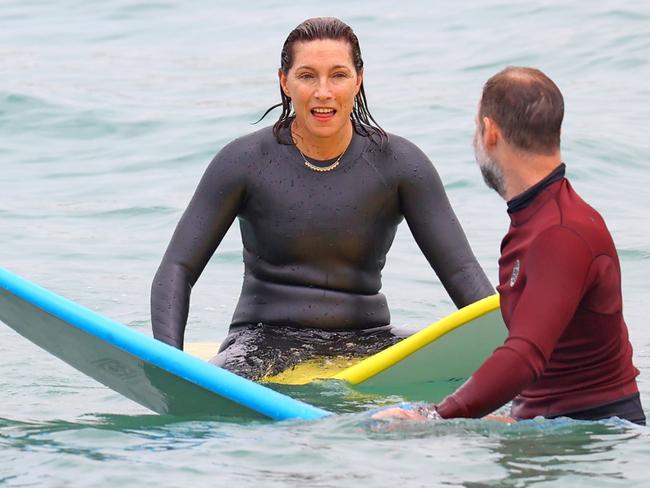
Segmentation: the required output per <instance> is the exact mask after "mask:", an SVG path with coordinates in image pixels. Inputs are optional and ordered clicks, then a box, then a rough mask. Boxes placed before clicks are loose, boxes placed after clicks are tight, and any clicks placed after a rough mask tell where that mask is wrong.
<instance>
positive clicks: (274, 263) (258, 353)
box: [151, 18, 494, 379]
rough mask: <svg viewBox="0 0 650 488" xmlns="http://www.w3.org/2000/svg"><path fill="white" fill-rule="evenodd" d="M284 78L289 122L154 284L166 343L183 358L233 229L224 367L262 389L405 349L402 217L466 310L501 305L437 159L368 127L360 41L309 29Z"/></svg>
mask: <svg viewBox="0 0 650 488" xmlns="http://www.w3.org/2000/svg"><path fill="white" fill-rule="evenodd" d="M278 75H279V81H280V95H281V97H282V104H281V105H282V115H281V116H280V119H279V120H278V121H277V122H276V123H275V125H274V126H273V128H270V127H268V128H265V129H262V130H259V131H257V132H255V133H253V134H250V135H247V136H244V137H241V138H239V139H237V140H235V141H233V142H231V143H230V144H228V145H227V146H225V147H224V148H223V149H222V150H221V151H220V152H219V153H218V154H217V156H216V157H215V158H214V159H213V161H212V162H211V163H210V165H209V167H208V169H207V170H206V172H205V174H204V176H203V178H202V180H201V182H200V183H199V186H198V188H197V190H196V193H195V195H194V197H193V198H192V201H191V202H190V204H189V206H188V208H187V210H186V211H185V213H184V214H183V217H182V218H181V220H180V222H179V224H178V227H177V228H176V231H175V232H174V235H173V237H172V240H171V243H170V244H169V247H168V249H167V251H166V253H165V256H164V258H163V260H162V263H161V265H160V268H159V269H158V272H157V274H156V277H155V279H154V282H153V285H152V294H151V309H152V310H151V312H152V324H153V332H154V337H156V338H157V339H159V340H161V341H164V342H166V343H168V344H171V345H173V346H175V347H178V348H182V347H183V334H184V329H185V325H186V320H187V314H188V307H189V296H190V290H191V288H192V286H193V285H194V283H195V282H196V280H197V279H198V277H199V275H200V274H201V272H202V270H203V268H204V267H205V265H206V263H207V262H208V260H209V259H210V257H211V255H212V253H213V252H214V251H215V249H216V248H217V246H218V245H219V243H220V242H221V239H222V238H223V236H224V234H225V233H226V231H227V230H228V228H229V227H230V225H231V224H232V222H233V220H234V219H235V217H238V218H239V224H240V229H241V235H242V241H243V245H244V266H245V274H244V283H243V287H242V291H241V296H240V298H239V303H238V305H237V308H236V310H235V313H234V315H233V319H232V323H231V326H230V333H229V335H228V337H227V338H226V340H225V341H224V342H223V344H222V346H221V349H220V352H219V354H218V356H217V357H216V358H215V359H214V360H213V362H214V363H215V364H218V365H220V366H223V367H226V368H227V369H231V370H233V371H235V372H237V373H239V374H242V375H244V376H247V377H250V378H256V379H257V378H260V377H263V376H264V375H266V374H272V373H276V372H280V371H281V370H283V369H284V368H286V367H288V366H291V365H292V364H295V363H296V362H298V361H300V360H303V359H305V358H307V357H311V356H319V355H367V354H370V353H373V352H376V351H378V350H380V349H382V348H384V347H386V346H387V345H389V344H392V343H394V342H396V341H397V340H398V338H397V337H396V336H394V335H393V334H392V333H391V331H390V326H389V324H390V315H389V311H388V307H387V303H386V299H385V297H384V295H382V294H381V293H380V292H379V290H380V288H381V269H382V268H383V266H384V263H385V259H386V253H387V252H388V249H389V248H390V246H391V244H392V242H393V238H394V237H395V232H396V230H397V225H398V224H399V223H400V221H401V220H402V219H403V218H406V220H407V222H408V224H409V227H410V229H411V231H412V233H413V236H414V237H415V240H416V242H417V243H418V245H419V246H420V249H421V250H422V252H423V253H424V255H425V256H426V258H427V259H428V261H429V263H430V264H431V266H432V267H433V269H434V270H435V272H436V274H437V275H438V277H439V278H440V280H441V282H442V283H443V285H444V286H445V288H446V289H447V291H448V293H449V295H450V296H451V298H452V300H453V301H454V303H455V304H456V305H457V306H459V307H460V306H464V305H467V304H469V303H472V302H474V301H476V300H478V299H480V298H483V297H485V296H487V295H489V294H492V293H493V292H494V291H493V288H492V286H491V285H490V283H489V281H488V279H487V278H486V276H485V274H484V273H483V271H482V270H481V268H480V266H479V264H478V263H477V261H476V259H475V258H474V256H473V254H472V252H471V249H470V247H469V245H468V243H467V240H466V238H465V235H464V233H463V231H462V229H461V227H460V225H459V224H458V221H457V219H456V216H455V215H454V213H453V210H452V209H451V207H450V205H449V201H448V200H447V197H446V195H445V191H444V188H443V186H442V183H441V181H440V178H439V177H438V175H437V173H436V171H435V169H434V168H433V165H432V164H431V162H430V161H429V159H428V158H427V157H426V156H425V155H424V154H423V153H422V152H421V151H420V150H419V149H418V148H417V147H415V146H414V145H413V144H411V143H409V142H408V141H406V140H405V139H402V138H400V137H397V136H394V135H391V136H390V137H389V136H388V135H387V134H386V133H385V132H384V131H383V130H382V129H381V128H380V127H379V126H378V125H377V124H376V122H375V121H374V119H373V118H372V116H371V115H370V113H369V111H368V107H367V104H366V97H365V93H364V89H363V61H362V59H361V52H360V49H359V42H358V40H357V37H356V35H355V34H354V32H353V31H352V29H351V28H350V27H349V26H347V25H346V24H344V23H343V22H341V21H340V20H338V19H335V18H315V19H309V20H307V21H305V22H303V23H302V24H300V25H299V26H298V27H296V28H295V29H294V30H293V31H292V32H291V33H290V34H289V37H288V38H287V40H286V42H285V44H284V47H283V49H282V54H281V67H280V70H279V72H278ZM267 113H268V111H267ZM265 115H266V114H265Z"/></svg>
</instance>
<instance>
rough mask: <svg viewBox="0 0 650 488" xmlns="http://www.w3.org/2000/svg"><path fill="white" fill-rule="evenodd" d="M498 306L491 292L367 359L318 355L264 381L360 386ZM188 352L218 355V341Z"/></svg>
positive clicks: (194, 346)
mask: <svg viewBox="0 0 650 488" xmlns="http://www.w3.org/2000/svg"><path fill="white" fill-rule="evenodd" d="M498 308H499V295H498V294H495V295H491V296H489V297H486V298H483V299H481V300H479V301H477V302H475V303H472V304H470V305H467V306H466V307H463V308H461V309H459V310H457V311H455V312H453V313H451V314H449V315H447V316H446V317H444V318H442V319H440V320H438V321H437V322H434V323H432V324H430V325H428V326H426V327H425V328H424V329H422V330H420V331H419V332H416V333H415V334H413V335H412V336H409V337H407V338H406V339H403V340H402V341H400V342H398V343H397V344H395V345H394V346H391V347H389V348H387V349H384V350H383V351H381V352H378V353H377V354H374V355H372V356H369V357H366V358H345V357H341V358H315V359H311V360H308V361H304V362H302V363H299V364H297V365H295V366H293V367H291V368H288V369H287V370H285V371H283V372H281V373H279V374H276V375H269V376H267V377H265V378H263V379H262V381H261V382H262V383H273V384H280V385H305V384H308V383H311V382H312V381H316V380H319V379H322V380H324V379H336V380H341V381H345V382H347V383H349V384H352V385H359V384H361V383H363V382H364V381H366V380H368V379H370V378H372V377H373V376H375V375H377V374H379V373H381V372H382V371H385V370H387V369H388V368H390V367H391V366H394V365H395V364H397V363H398V362H400V361H402V360H403V359H405V358H407V357H408V356H410V355H411V354H413V353H415V352H416V351H418V350H419V349H421V348H423V347H424V346H426V345H428V344H430V343H431V342H433V341H434V340H436V339H439V338H440V337H442V336H444V335H445V334H447V333H449V332H451V331H453V330H454V329H457V328H459V327H461V326H463V325H466V324H467V323H469V322H471V321H473V320H474V319H477V318H479V317H482V316H483V315H485V314H488V313H490V312H493V311H494V310H497V309H498ZM184 349H185V352H187V353H189V354H192V355H194V356H197V357H199V358H201V359H203V360H204V361H209V360H210V359H211V358H212V357H214V356H215V355H216V354H217V351H218V349H219V343H218V342H195V343H186V344H185V348H184Z"/></svg>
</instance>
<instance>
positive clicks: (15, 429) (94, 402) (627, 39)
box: [0, 0, 650, 488]
mask: <svg viewBox="0 0 650 488" xmlns="http://www.w3.org/2000/svg"><path fill="white" fill-rule="evenodd" d="M318 15H334V16H337V17H340V18H342V19H343V20H345V21H346V22H348V23H349V24H350V25H352V27H353V28H354V29H355V31H356V32H357V34H358V36H359V38H360V41H361V47H362V50H363V54H364V58H365V63H366V71H365V76H366V78H365V82H366V90H367V94H368V98H369V103H370V107H371V110H372V111H373V114H374V115H375V118H376V119H377V120H378V121H379V122H380V123H381V124H382V126H383V127H384V128H385V129H387V130H388V131H390V132H393V133H396V134H399V135H402V136H404V137H407V138H409V139H411V140H412V141H414V142H415V143H416V144H418V145H419V146H420V147H421V148H422V149H423V150H424V151H425V152H426V153H427V154H428V155H429V157H430V158H431V159H432V160H433V161H434V162H435V164H436V167H437V169H438V171H439V172H440V174H441V176H442V178H443V180H444V182H445V186H446V188H447V191H448V193H449V197H450V199H451V201H452V203H453V205H454V208H455V209H456V212H457V214H458V217H459V219H460V220H461V222H462V224H463V226H464V228H465V230H466V232H467V234H468V237H469V239H470V242H471V243H472V246H473V248H474V250H475V253H476V254H477V256H478V258H479V260H480V262H481V263H482V265H483V266H484V267H485V269H486V270H487V271H488V273H489V276H490V277H491V279H492V280H493V281H494V282H496V270H497V264H496V263H497V258H498V255H499V244H500V240H501V237H502V236H503V234H504V233H505V232H506V230H507V226H508V218H507V216H506V213H505V205H504V203H503V202H502V201H501V200H500V199H499V198H498V197H497V195H496V194H494V193H493V192H491V191H489V190H488V189H487V188H485V186H484V184H483V182H482V180H481V177H480V174H479V172H478V170H477V168H476V165H475V163H474V161H473V154H472V148H471V139H472V133H473V129H474V112H475V110H476V104H477V101H478V97H479V94H480V90H481V86H482V84H483V82H484V81H485V80H486V79H487V78H488V77H489V76H490V75H492V74H494V73H495V72H496V71H498V70H500V69H502V68H503V67H505V66H507V65H530V66H536V67H539V68H541V69H542V70H544V71H545V72H547V74H549V75H550V76H551V77H552V78H553V79H554V80H555V81H556V82H557V84H558V85H559V87H560V89H561V90H562V91H563V93H564V96H565V103H566V117H565V124H564V132H563V158H564V161H565V162H566V164H567V174H568V176H569V178H570V179H571V181H572V182H573V184H574V187H575V188H576V189H577V191H578V192H579V193H580V194H581V195H582V196H583V197H584V198H585V199H586V200H588V201H589V202H590V203H591V204H592V205H593V206H594V207H596V208H597V209H598V210H600V212H601V213H602V214H603V216H604V217H605V219H606V221H607V223H608V225H609V228H610V230H611V232H612V234H613V236H614V239H615V241H616V243H617V247H618V249H619V252H620V257H621V262H622V272H623V286H624V303H625V316H626V320H627V322H628V326H629V329H630V337H631V341H632V343H633V345H634V352H635V363H636V365H637V367H638V368H639V369H640V371H641V375H640V376H639V387H640V389H641V398H642V401H643V402H644V403H645V407H646V415H648V414H649V413H650V407H649V405H650V383H649V382H648V379H647V378H648V375H650V354H649V350H650V331H649V330H648V328H647V327H646V324H647V316H648V311H649V308H648V298H647V296H646V293H647V289H648V284H649V283H650V219H649V218H648V217H647V209H648V208H649V207H650V205H649V204H650V198H649V197H648V188H650V169H649V168H648V165H647V157H648V154H650V142H649V141H650V139H649V138H648V130H649V129H650V85H649V83H648V80H649V79H650V69H649V63H650V61H649V60H650V3H648V2H647V1H645V0H638V1H633V0H628V1H618V0H603V1H599V2H593V1H587V0H580V1H574V2H560V1H553V0H542V1H537V2H514V1H511V2H504V1H499V0H483V1H478V2H455V3H450V2H427V1H424V0H419V1H410V2H409V1H406V2H390V1H387V0H378V1H372V2H370V1H360V2H344V1H342V0H335V1H332V2H327V3H323V2H318V1H315V0H310V1H306V2H293V3H289V2H283V1H280V0H263V1H252V2H247V3H242V4H237V3H233V2H209V1H207V0H203V1H196V2H180V1H177V0H176V1H173V0H168V1H159V2H140V1H135V0H116V1H113V2H80V1H73V0H60V1H57V2H34V1H32V2H23V1H18V0H3V1H2V2H0V161H1V167H0V182H1V184H0V236H2V241H1V242H2V247H1V248H0V266H2V267H5V268H8V269H10V270H11V271H13V272H16V273H18V274H21V275H23V276H25V277H26V278H28V279H30V280H33V281H35V282H37V283H39V284H41V285H43V286H45V287H47V288H49V289H51V290H53V291H55V292H56V293H59V294H61V295H63V296H66V297H68V298H71V299H73V300H75V301H77V302H79V303H81V304H83V305H85V306H87V307H89V308H91V309H93V310H95V311H98V312H100V313H102V314H105V315H107V316H109V317H111V318H113V319H116V320H118V321H121V322H123V323H126V324H128V325H129V326H131V327H132V328H134V329H137V330H139V331H141V332H143V333H146V334H150V324H149V304H148V301H149V285H150V282H151V279H152V277H153V274H154V273H155V270H156V268H157V265H158V263H159V260H160V258H161V256H162V253H163V252H164V249H165V246H166V245H167V242H168V240H169V238H170V236H171V232H172V230H173V228H174V226H175V224H176V222H177V220H178V218H179V217H180V214H181V212H182V211H183V209H184V207H185V205H186V204H187V202H188V201H189V198H190V197H191V194H192V191H193V189H194V187H195V186H196V184H197V182H198V180H199V178H200V176H201V174H202V172H203V170H204V168H205V167H206V165H207V163H208V162H209V160H210V159H211V158H212V156H213V155H214V153H216V151H218V150H219V149H220V148H221V147H222V146H223V145H224V144H225V143H226V142H228V141H230V140H232V139H233V138H235V137H238V136H239V135H242V134H245V133H248V132H251V131H253V130H255V129H256V128H257V127H259V125H258V126H253V125H251V123H252V122H254V121H255V120H257V119H258V118H259V116H260V115H261V114H262V113H263V112H264V110H265V109H266V108H268V107H269V106H270V105H272V104H274V103H276V102H277V101H278V98H279V94H278V87H277V75H276V72H277V67H278V63H279V52H280V48H281V46H282V43H283V41H284V38H285V37H286V35H287V34H288V32H289V31H290V30H291V29H292V28H293V27H294V26H295V25H297V24H298V23H299V22H300V21H302V20H304V19H305V18H307V17H312V16H318ZM272 120H273V117H272V116H271V117H270V118H267V121H266V122H263V123H262V124H260V125H263V124H266V123H271V122H272ZM242 271H243V266H242V262H241V245H240V242H239V231H238V230H237V226H234V227H233V229H231V231H230V232H229V233H228V235H227V236H226V239H225V240H224V242H223V244H222V245H221V246H220V248H219V250H218V252H217V253H216V254H215V256H214V257H213V259H212V261H211V263H210V264H209V266H208V268H207V269H206V271H205V273H204V274H203V276H202V277H201V279H200V281H199V283H198V285H197V286H196V287H195V290H194V292H193V296H192V299H193V300H192V309H191V315H190V320H189V326H188V331H187V340H188V341H192V342H197V341H218V340H220V339H221V338H222V337H223V336H224V335H225V332H226V329H227V325H228V323H229V320H230V316H231V313H232V311H233V308H234V305H235V302H236V299H237V296H238V293H239V289H240V286H241V275H242ZM383 279H384V292H385V293H386V295H387V296H388V299H389V303H390V305H391V310H392V317H393V323H394V324H396V325H402V326H410V327H421V326H423V325H426V324H427V323H429V322H431V321H433V320H435V319H436V318H439V317H441V316H443V315H444V314H446V313H449V312H451V311H452V310H453V309H454V307H453V304H452V303H451V302H450V300H449V298H448V297H447V295H446V293H445V291H444V289H443V288H442V286H441V285H440V284H439V283H438V281H437V279H436V277H435V275H434V274H433V272H432V271H431V270H430V268H429V267H428V265H427V263H426V261H425V260H424V258H423V257H422V256H421V254H420V252H419V250H418V249H417V246H416V245H415V244H414V242H413V239H412V237H411V236H410V234H409V232H408V229H407V227H406V226H405V225H403V226H402V228H401V229H400V232H399V233H398V236H397V239H396V241H395V244H394V245H393V248H392V250H391V252H390V254H389V257H388V264H387V266H386V269H385V272H384V274H383ZM294 393H295V394H296V395H299V396H300V397H301V398H303V399H306V400H309V398H310V396H311V397H314V396H317V397H318V399H319V402H320V404H325V405H327V404H328V403H329V404H331V405H332V406H336V407H337V408H339V409H340V410H343V411H346V412H349V413H345V414H343V415H340V416H337V417H333V418H328V419H325V420H322V421H317V422H282V423H267V422H258V423H252V424H241V423H231V422H221V421H218V420H215V419H189V418H173V417H163V416H156V415H153V414H151V413H149V412H148V411H146V410H145V409H143V408H141V407H139V406H138V405H135V404H133V403H132V402H130V401H128V400H126V399H124V398H122V397H120V396H118V395H117V394H115V393H113V392H112V391H110V390H108V389H106V388H104V387H103V386H101V385H99V384H97V383H95V382H94V381H92V380H90V379H89V378H87V377H85V376H83V375H82V374H80V373H78V372H76V371H75V370H73V369H71V368H70V367H68V366H67V365H65V364H63V363H62V362H60V361H59V360H57V359H56V358H54V357H52V356H50V355H49V354H46V353H44V352H42V351H41V350H40V349H38V348H37V347H36V346H33V345H32V344H31V343H29V342H27V341H26V340H25V339H23V338H22V337H20V336H18V335H17V334H15V333H14V332H13V331H12V330H11V329H9V328H8V327H5V326H0V486H15V487H18V486H21V487H25V486H38V487H50V486H51V487H58V486H94V487H103V486H106V487H109V486H110V487H112V486H120V487H122V488H127V487H138V486H143V485H146V484H151V485H153V486H158V487H163V486H170V487H172V486H205V485H213V486H224V485H230V486H319V487H335V486H336V487H338V486H345V487H354V486H396V485H400V486H405V487H406V486H408V487H411V486H414V487H416V486H472V487H478V486H531V485H534V486H572V487H573V486H590V487H591V486H647V485H648V484H650V475H648V474H647V466H646V464H647V459H648V455H649V454H650V435H649V431H648V430H647V429H645V428H640V427H635V426H631V425H629V424H626V423H623V422H620V421H608V422H602V423H581V422H574V421H568V420H555V421H528V422H523V423H520V424H518V425H514V426H506V425H503V424H496V423H489V422H485V421H476V420H471V421H469V420H460V421H449V422H443V423H439V424H430V425H422V424H414V425H406V426H404V425H401V426H395V425H393V426H386V425H383V424H380V423H377V422H374V421H372V420H370V419H369V416H368V415H367V414H364V413H362V412H360V410H363V408H365V407H367V406H370V405H380V404H383V403H391V402H396V401H399V400H400V399H399V398H397V397H389V398H380V399H377V398H365V397H354V396H351V395H350V393H349V392H346V391H345V389H344V388H343V387H340V385H339V386H337V385H329V386H322V385H321V386H312V387H309V388H307V389H305V390H302V391H297V392H294Z"/></svg>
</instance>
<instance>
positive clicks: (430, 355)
mask: <svg viewBox="0 0 650 488" xmlns="http://www.w3.org/2000/svg"><path fill="white" fill-rule="evenodd" d="M506 336H507V329H506V327H505V325H504V323H503V319H502V317H501V311H500V307H499V295H496V294H495V295H492V296H489V297H486V298H484V299H482V300H479V301H477V302H475V303H472V304H470V305H468V306H466V307H463V308H461V309H459V310H457V311H455V312H453V313H451V314H450V315H448V316H446V317H444V318H442V319H440V320H438V321H436V322H434V323H432V324H430V325H428V326H427V327H425V328H423V329H422V330H420V331H418V332H417V333H415V334H413V335H412V336H409V337H407V338H405V339H404V340H402V341H400V342H399V343H397V344H395V345H394V346H391V347H389V348H387V349H384V350H383V351H381V352H379V353H377V354H375V355H373V356H370V357H368V358H365V359H364V358H318V359H314V360H309V361H305V362H304V363H300V364H298V365H297V366H295V367H292V368H290V369H288V370H286V371H283V372H281V373H280V374H278V375H275V376H271V377H267V378H265V379H264V381H265V382H267V383H276V384H285V385H304V384H307V383H310V382H313V381H316V380H323V379H337V380H341V381H344V382H346V383H348V384H349V385H350V386H352V387H353V388H355V389H357V390H361V391H366V392H376V393H384V394H404V395H406V396H409V397H411V399H422V400H425V399H438V398H441V397H442V396H444V395H445V394H448V393H451V392H452V391H453V390H454V389H455V388H456V387H458V386H459V383H460V382H462V381H464V380H465V379H467V378H469V377H470V376H471V375H472V373H473V372H474V371H475V370H476V369H477V368H478V367H479V366H480V365H481V364H482V363H483V361H484V360H485V359H487V357H488V356H489V355H490V354H491V353H492V352H493V351H494V349H496V348H497V347H498V346H499V345H501V344H503V342H504V340H505V338H506ZM186 349H187V350H188V351H189V352H190V353H192V354H195V355H197V356H198V357H202V358H203V359H205V360H207V359H209V358H210V357H212V356H214V355H215V354H216V351H217V349H218V343H195V344H188V345H187V346H186ZM425 385H427V386H425ZM427 388H428V389H436V391H435V392H432V391H429V390H428V389H427ZM418 397H420V398H418Z"/></svg>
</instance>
